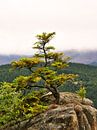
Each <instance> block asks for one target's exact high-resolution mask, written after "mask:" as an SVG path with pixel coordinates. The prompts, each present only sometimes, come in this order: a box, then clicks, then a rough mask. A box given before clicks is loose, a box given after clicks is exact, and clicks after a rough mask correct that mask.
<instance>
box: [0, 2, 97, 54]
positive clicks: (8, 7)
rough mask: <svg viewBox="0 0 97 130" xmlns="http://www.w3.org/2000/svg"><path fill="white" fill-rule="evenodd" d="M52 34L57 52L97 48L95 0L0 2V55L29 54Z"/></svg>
mask: <svg viewBox="0 0 97 130" xmlns="http://www.w3.org/2000/svg"><path fill="white" fill-rule="evenodd" d="M52 31H55V32H56V37H55V38H54V40H53V41H52V42H51V43H53V45H55V46H56V48H57V50H66V49H79V50H80V49H97V0H0V54H14V53H17V54H31V53H33V50H32V45H33V42H34V41H35V38H34V37H35V35H36V34H38V33H42V32H52Z"/></svg>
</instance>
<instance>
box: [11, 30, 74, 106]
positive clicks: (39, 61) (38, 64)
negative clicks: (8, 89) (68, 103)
mask: <svg viewBox="0 0 97 130" xmlns="http://www.w3.org/2000/svg"><path fill="white" fill-rule="evenodd" d="M54 35H55V32H52V33H42V34H39V35H37V36H36V38H37V42H35V43H34V46H33V49H35V50H37V52H36V53H35V54H34V56H33V57H30V58H22V59H20V60H19V61H14V62H12V66H13V67H14V68H20V69H21V68H27V69H29V70H30V71H31V75H29V76H26V77H24V76H20V77H18V78H16V79H15V81H16V83H17V90H18V91H19V90H20V91H21V90H26V89H30V88H32V87H33V88H37V87H39V88H46V89H47V90H48V91H50V92H52V94H53V96H54V97H55V100H56V103H57V104H59V103H60V93H59V90H58V88H59V87H60V86H62V85H63V84H64V83H65V82H66V81H68V80H73V79H74V78H75V77H76V75H74V74H64V73H59V70H62V69H64V68H66V67H68V63H67V62H68V60H69V57H66V56H64V53H62V52H55V51H54V50H55V48H54V47H53V46H49V42H50V41H51V39H52V38H53V37H54Z"/></svg>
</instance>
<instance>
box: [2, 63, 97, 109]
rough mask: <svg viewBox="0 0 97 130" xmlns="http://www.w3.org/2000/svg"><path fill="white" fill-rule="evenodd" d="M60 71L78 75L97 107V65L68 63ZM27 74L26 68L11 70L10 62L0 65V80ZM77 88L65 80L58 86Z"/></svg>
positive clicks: (71, 89) (4, 80) (9, 80)
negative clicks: (66, 66) (64, 82)
mask: <svg viewBox="0 0 97 130" xmlns="http://www.w3.org/2000/svg"><path fill="white" fill-rule="evenodd" d="M62 71H63V72H64V73H71V74H78V75H79V77H78V79H77V80H79V81H81V82H83V85H84V86H85V87H86V91H87V95H86V97H87V98H90V99H91V100H92V101H93V102H94V105H95V107H96V108H97V67H95V66H90V65H84V64H78V63H69V67H68V68H66V69H64V70H62ZM59 73H60V71H59ZM29 74H30V72H29V71H28V70H26V69H21V70H18V69H17V70H12V69H11V65H10V64H7V65H1V66H0V82H12V80H13V79H15V77H17V76H19V75H29ZM78 89H79V87H78V85H76V84H71V83H69V82H67V83H66V84H65V86H62V87H61V88H60V91H71V92H76V91H77V90H78Z"/></svg>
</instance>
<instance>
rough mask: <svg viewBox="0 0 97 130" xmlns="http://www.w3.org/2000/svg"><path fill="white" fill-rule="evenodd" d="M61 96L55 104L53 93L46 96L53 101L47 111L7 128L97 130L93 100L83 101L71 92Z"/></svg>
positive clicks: (96, 113) (46, 99) (20, 129)
mask: <svg viewBox="0 0 97 130" xmlns="http://www.w3.org/2000/svg"><path fill="white" fill-rule="evenodd" d="M60 96H61V98H60V105H56V104H54V98H53V97H52V95H51V94H49V95H46V96H44V97H43V100H44V101H51V102H52V104H51V105H50V106H49V108H48V110H47V111H45V112H44V113H41V114H39V115H37V116H35V117H34V118H33V119H31V120H29V121H25V122H24V123H21V125H20V127H18V128H17V126H14V127H11V128H7V129H6V130H16V129H17V130H97V109H95V108H94V107H93V102H92V101H91V100H89V99H86V98H85V99H84V100H83V101H82V100H81V98H80V97H79V96H78V95H77V94H74V93H69V92H62V93H61V94H60ZM48 99H49V100H48Z"/></svg>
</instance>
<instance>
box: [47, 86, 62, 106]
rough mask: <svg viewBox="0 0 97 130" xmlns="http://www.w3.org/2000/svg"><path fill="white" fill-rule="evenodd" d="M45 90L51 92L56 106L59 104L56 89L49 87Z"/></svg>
mask: <svg viewBox="0 0 97 130" xmlns="http://www.w3.org/2000/svg"><path fill="white" fill-rule="evenodd" d="M47 89H48V90H49V91H50V92H52V94H53V96H54V98H55V100H56V104H59V103H60V93H59V91H58V89H57V88H56V87H54V86H51V87H47Z"/></svg>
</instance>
